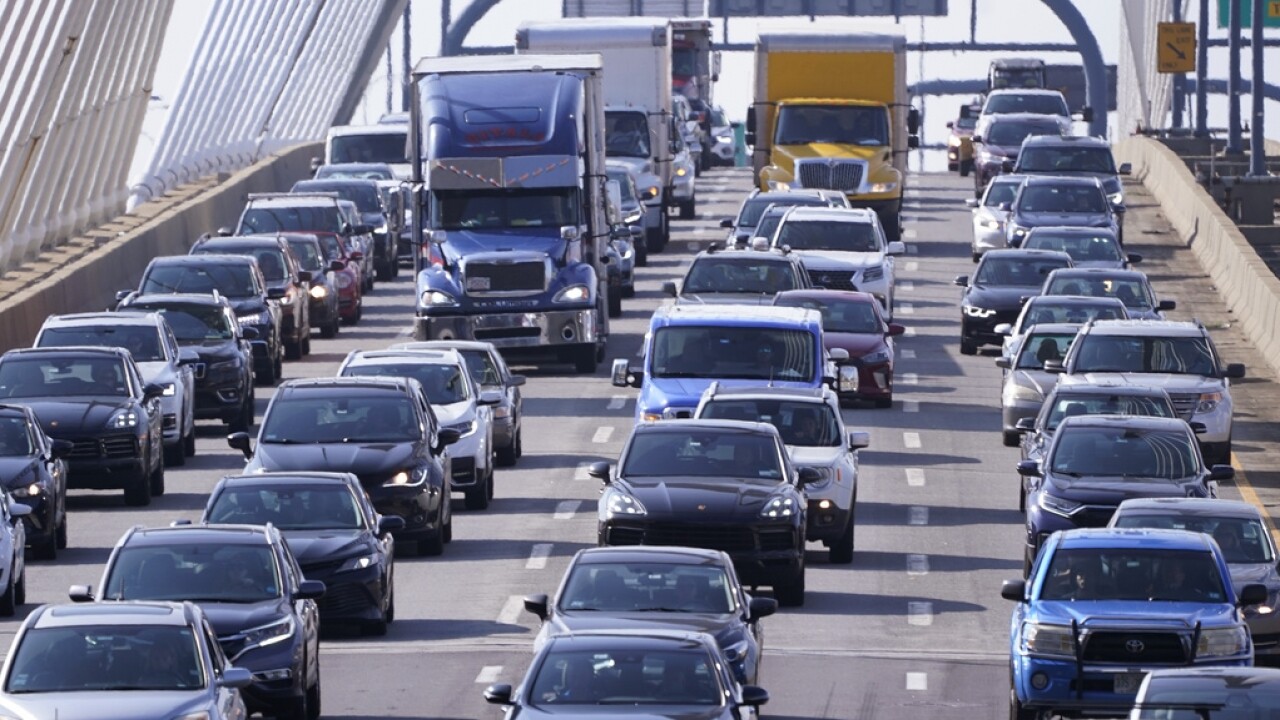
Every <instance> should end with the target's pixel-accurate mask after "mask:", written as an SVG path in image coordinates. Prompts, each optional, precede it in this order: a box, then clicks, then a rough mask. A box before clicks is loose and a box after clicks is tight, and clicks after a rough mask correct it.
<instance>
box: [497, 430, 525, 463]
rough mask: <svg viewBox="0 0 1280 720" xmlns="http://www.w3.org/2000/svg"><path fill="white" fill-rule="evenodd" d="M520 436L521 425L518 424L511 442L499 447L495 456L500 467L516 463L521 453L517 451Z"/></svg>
mask: <svg viewBox="0 0 1280 720" xmlns="http://www.w3.org/2000/svg"><path fill="white" fill-rule="evenodd" d="M519 437H520V427H519V426H516V432H515V434H514V435H512V436H511V444H510V445H508V446H506V447H500V448H498V452H497V454H496V456H495V458H494V459H495V462H496V463H497V465H498V466H499V467H511V466H512V465H515V464H516V460H517V459H518V458H519V454H518V453H517V452H516V445H517V441H518V440H519Z"/></svg>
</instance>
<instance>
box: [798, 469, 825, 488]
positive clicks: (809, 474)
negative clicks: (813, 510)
mask: <svg viewBox="0 0 1280 720" xmlns="http://www.w3.org/2000/svg"><path fill="white" fill-rule="evenodd" d="M799 475H800V477H799V482H798V483H797V485H798V486H799V487H804V486H806V485H812V484H814V483H816V482H821V481H822V473H820V472H818V469H817V468H811V467H802V468H800V474H799Z"/></svg>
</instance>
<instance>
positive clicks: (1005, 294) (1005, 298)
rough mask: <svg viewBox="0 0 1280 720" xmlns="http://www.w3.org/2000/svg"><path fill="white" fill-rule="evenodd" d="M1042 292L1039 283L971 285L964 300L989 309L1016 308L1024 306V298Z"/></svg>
mask: <svg viewBox="0 0 1280 720" xmlns="http://www.w3.org/2000/svg"><path fill="white" fill-rule="evenodd" d="M1039 294H1040V286H1039V285H1015V286H1012V287H1010V286H1000V287H995V286H991V285H971V286H969V290H968V291H967V292H966V293H965V294H964V301H965V302H966V303H967V304H969V305H973V306H975V307H980V308H987V309H988V310H1016V309H1018V308H1020V307H1022V298H1024V297H1029V296H1035V295H1039Z"/></svg>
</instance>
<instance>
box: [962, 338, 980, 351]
mask: <svg viewBox="0 0 1280 720" xmlns="http://www.w3.org/2000/svg"><path fill="white" fill-rule="evenodd" d="M960 354H961V355H977V354H978V344H977V343H975V342H973V341H972V340H965V339H964V338H961V339H960Z"/></svg>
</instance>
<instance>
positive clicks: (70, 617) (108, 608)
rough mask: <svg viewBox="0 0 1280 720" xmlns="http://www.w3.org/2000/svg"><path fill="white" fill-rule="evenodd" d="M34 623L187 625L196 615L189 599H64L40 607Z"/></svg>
mask: <svg viewBox="0 0 1280 720" xmlns="http://www.w3.org/2000/svg"><path fill="white" fill-rule="evenodd" d="M37 612H39V616H38V617H37V618H36V619H35V622H34V623H33V624H32V627H36V628H55V627H78V626H84V625H169V626H173V627H187V626H189V625H191V624H192V623H193V621H194V619H195V616H196V612H197V611H196V609H195V607H194V606H193V605H191V604H190V603H183V602H161V601H155V600H132V601H125V602H105V603H63V604H58V605H46V606H44V607H42V608H40V610H38V611H37Z"/></svg>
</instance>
